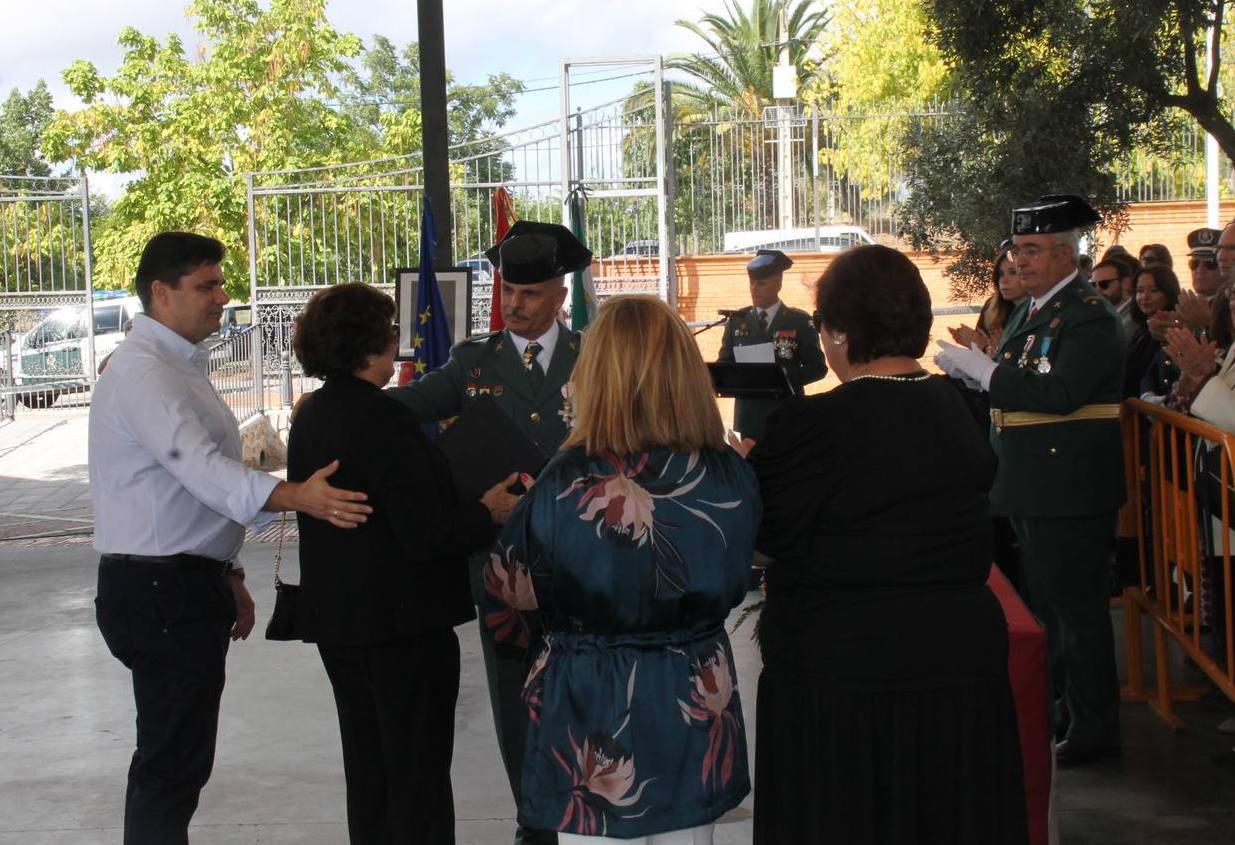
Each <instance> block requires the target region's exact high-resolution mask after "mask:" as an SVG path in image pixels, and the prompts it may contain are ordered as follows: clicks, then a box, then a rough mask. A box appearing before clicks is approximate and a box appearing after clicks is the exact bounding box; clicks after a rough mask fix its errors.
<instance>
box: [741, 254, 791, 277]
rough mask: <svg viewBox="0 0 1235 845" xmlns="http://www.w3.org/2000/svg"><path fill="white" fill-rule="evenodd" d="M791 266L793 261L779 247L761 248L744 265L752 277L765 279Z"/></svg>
mask: <svg viewBox="0 0 1235 845" xmlns="http://www.w3.org/2000/svg"><path fill="white" fill-rule="evenodd" d="M792 266H793V261H791V260H790V259H789V256H787V255H785V253H783V252H781V251H780V250H779V249H761V250H758V251H757V252H756V253H755V257H754V258H753V259H752V260H751V262H750V263H749V264H747V265H746V272H747V274H748V275H749V276H750V277H751V278H752V279H766V278H768V277H769V276H775V275H776V274H777V273H783V272H785V271H786V270H788V269H789V268H790V267H792Z"/></svg>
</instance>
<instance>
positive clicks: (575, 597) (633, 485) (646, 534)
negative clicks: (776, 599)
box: [482, 449, 760, 838]
mask: <svg viewBox="0 0 1235 845" xmlns="http://www.w3.org/2000/svg"><path fill="white" fill-rule="evenodd" d="M759 514H760V506H759V494H758V489H757V487H756V484H755V480H754V475H753V474H752V473H751V471H750V469H749V468H748V467H747V466H746V463H745V461H743V460H742V459H741V458H740V457H739V456H738V455H737V454H736V453H735V452H733V451H731V450H729V449H725V450H724V451H721V452H713V451H705V452H700V453H678V452H672V451H669V450H666V449H662V450H653V451H651V452H648V453H645V454H641V455H629V456H615V455H606V456H589V455H587V454H585V453H584V451H583V450H582V449H574V450H570V451H567V452H563V453H560V454H559V455H558V456H557V457H556V458H554V460H553V461H551V462H550V464H549V465H548V466H547V467H546V468H545V470H544V471H543V472H542V473H541V475H540V477H539V478H538V479H537V480H536V483H535V485H533V487H532V489H531V491H529V493H528V494H527V495H526V496H525V497H524V498H523V500H522V501H521V502H520V503H519V504H518V506H517V507H516V508H515V510H514V512H513V513H512V514H511V517H510V520H509V522H507V524H506V527H505V528H504V529H503V531H502V534H501V536H500V537H499V539H498V542H497V545H496V546H495V548H494V550H493V553H492V555H491V556H490V559H489V563H488V565H487V566H486V567H485V572H484V584H485V596H484V606H483V607H482V614H483V619H484V624H485V625H487V626H488V627H489V628H490V629H491V630H492V631H493V633H494V636H495V639H496V640H497V641H498V643H499V647H502V648H515V649H527V650H528V667H529V668H528V675H527V679H526V682H525V684H524V687H523V702H524V704H525V706H526V707H527V716H528V720H527V732H528V733H527V745H526V747H527V751H526V753H525V757H524V762H523V773H522V793H523V794H522V801H521V804H520V807H519V821H520V823H521V824H522V825H523V826H525V827H529V828H533V829H542V830H545V829H548V830H561V831H566V832H570V833H577V834H583V835H591V836H610V837H617V838H630V837H636V836H650V835H652V834H655V833H662V832H664V831H668V830H678V829H681V828H689V827H695V826H698V825H703V824H707V823H709V822H713V821H715V820H716V819H717V818H719V817H720V816H721V815H723V814H724V813H725V812H726V811H728V810H729V809H732V808H733V807H735V806H737V805H738V804H739V803H740V802H741V801H742V799H743V798H744V797H745V796H746V794H747V793H748V792H749V791H750V779H749V768H748V762H747V751H746V738H745V730H744V724H745V723H744V719H743V716H742V704H741V697H740V696H739V694H738V689H737V677H736V673H735V669H734V666H733V653H732V651H731V649H730V646H729V639H728V637H727V636H726V634H725V630H724V622H725V618H726V617H727V616H728V613H729V611H730V610H731V609H732V608H733V607H735V606H736V605H737V604H739V603H740V602H741V601H742V600H743V598H744V597H745V595H746V587H747V583H748V579H749V572H750V565H751V560H752V557H753V549H754V536H755V531H756V529H757V527H758V523H759ZM529 619H535V620H537V622H536V624H534V625H529V621H528V620H529ZM534 630H535V631H538V632H539V633H538V634H536V635H534V634H533V631H534Z"/></svg>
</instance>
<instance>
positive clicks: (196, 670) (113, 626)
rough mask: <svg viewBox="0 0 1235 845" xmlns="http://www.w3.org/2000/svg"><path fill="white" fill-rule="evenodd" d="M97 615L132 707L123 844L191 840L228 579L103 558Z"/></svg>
mask: <svg viewBox="0 0 1235 845" xmlns="http://www.w3.org/2000/svg"><path fill="white" fill-rule="evenodd" d="M95 611H96V614H97V618H98V625H99V630H100V631H101V632H102V633H103V639H104V640H105V641H106V642H107V647H108V648H109V649H110V650H111V653H112V654H114V655H115V656H116V658H117V659H118V660H119V661H120V662H121V663H123V664H124V665H125V666H126V667H128V669H129V670H130V671H131V672H132V674H133V697H134V699H135V701H136V704H137V750H136V751H134V752H133V761H132V763H131V764H130V765H129V781H128V790H127V792H126V794H125V802H124V842H125V845H162V843H185V842H188V828H189V821H190V819H192V817H193V812H194V810H196V809H197V800H198V796H199V795H200V793H201V789H202V787H203V786H205V785H206V781H207V780H209V779H210V771H211V768H212V767H213V766H214V748H215V737H216V735H217V732H218V724H219V699H220V697H221V696H222V694H223V680H224V664H225V662H226V659H227V646H228V643H229V641H230V633H231V629H232V625H233V624H234V623H235V620H236V602H235V599H234V597H233V595H232V591H231V587H230V586H229V585H228V583H227V577H226V576H225V575H222V574H220V573H217V572H206V571H195V570H186V569H179V568H176V567H175V566H173V565H169V564H158V563H147V564H134V563H123V564H121V563H112V562H109V561H107V560H106V559H105V560H103V561H100V563H99V589H98V598H97V599H96V600H95Z"/></svg>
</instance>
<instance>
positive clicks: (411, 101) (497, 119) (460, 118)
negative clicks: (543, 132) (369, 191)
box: [345, 35, 525, 148]
mask: <svg viewBox="0 0 1235 845" xmlns="http://www.w3.org/2000/svg"><path fill="white" fill-rule="evenodd" d="M346 83H347V87H348V97H347V100H346V105H345V111H347V112H348V113H350V114H351V115H352V116H353V117H354V118H356V119H357V120H358V121H360V122H362V123H364V124H365V125H368V126H370V127H372V128H373V129H375V130H377V131H380V132H383V133H384V132H388V131H389V127H390V126H391V125H392V124H396V125H397V124H398V121H399V120H400V119H402V118H403V117H404V116H412V115H414V116H415V120H416V123H417V127H416V131H415V133H414V137H415V141H416V143H415V148H419V145H420V130H419V114H420V45H419V44H417V43H416V42H411V43H410V44H407V45H405V46H404V47H403V48H401V49H400V48H397V47H396V46H395V45H394V43H392V42H391V41H390V39H388V38H386V37H385V36H383V35H377V36H374V38H373V45H372V46H371V47H370V48H369V49H368V50H366V51H365V53H364V56H363V57H362V59H361V61H360V67H359V68H358V69H353V70H350V71H349V72H348V73H347V75H346ZM446 85H447V91H446V112H447V121H448V131H449V137H450V143H451V144H462V143H466V142H468V141H474V140H476V139H478V138H481V137H484V136H485V135H489V134H492V133H493V132H494V131H496V130H497V129H499V128H500V127H502V126H503V125H505V124H506V122H507V121H508V120H510V118H512V117H514V114H515V98H516V97H517V96H518V95H519V94H521V93H523V90H524V87H525V86H524V84H523V83H522V82H521V81H519V80H517V79H514V78H513V77H511V76H510V75H509V74H506V73H499V74H490V75H489V77H488V79H487V80H486V82H485V84H483V85H459V84H456V83H455V82H454V80H453V78H452V77H451V75H450V73H449V72H447V74H446Z"/></svg>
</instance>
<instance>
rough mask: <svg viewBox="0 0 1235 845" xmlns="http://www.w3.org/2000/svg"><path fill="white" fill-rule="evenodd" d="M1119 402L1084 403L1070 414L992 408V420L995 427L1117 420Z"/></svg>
mask: <svg viewBox="0 0 1235 845" xmlns="http://www.w3.org/2000/svg"><path fill="white" fill-rule="evenodd" d="M1117 419H1119V403H1118V402H1110V403H1107V404H1102V405H1082V406H1081V407H1079V408H1077V409H1076V410H1075V411H1073V412H1072V413H1070V414H1039V413H1035V412H1034V411H1004V410H1001V409H999V408H991V422H993V423H994V424H995V428H997V429H1003V428H1011V427H1014V426H1022V425H1046V424H1047V423H1061V422H1076V421H1077V420H1117Z"/></svg>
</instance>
